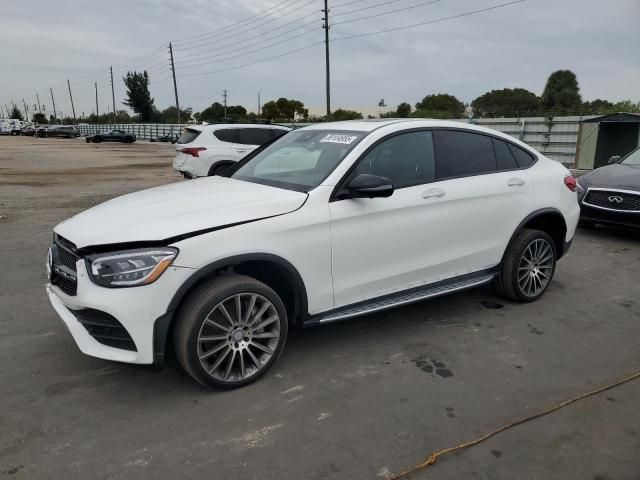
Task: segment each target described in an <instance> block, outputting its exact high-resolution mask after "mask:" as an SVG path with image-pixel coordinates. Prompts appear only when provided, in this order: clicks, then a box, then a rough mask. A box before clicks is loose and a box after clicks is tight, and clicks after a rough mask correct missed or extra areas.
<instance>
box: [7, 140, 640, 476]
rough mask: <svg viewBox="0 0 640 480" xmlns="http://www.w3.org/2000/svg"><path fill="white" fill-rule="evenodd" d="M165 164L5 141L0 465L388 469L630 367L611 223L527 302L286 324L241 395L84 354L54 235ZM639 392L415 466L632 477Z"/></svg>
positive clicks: (425, 306)
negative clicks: (53, 301)
mask: <svg viewBox="0 0 640 480" xmlns="http://www.w3.org/2000/svg"><path fill="white" fill-rule="evenodd" d="M172 157H173V150H172V146H171V145H156V144H142V143H137V144H133V145H119V144H100V145H93V144H91V145H88V144H85V143H84V141H83V140H82V139H78V140H63V139H32V138H24V137H23V138H20V137H11V138H9V137H0V215H2V216H4V217H2V218H0V233H1V238H2V244H3V245H2V247H3V248H2V249H1V250H0V265H1V266H2V270H1V271H2V274H1V275H0V313H1V316H0V477H5V476H6V477H10V478H25V479H44V478H112V479H120V478H137V479H152V478H153V479H158V478H168V479H172V478H187V479H196V478H197V479H202V478H209V479H236V478H238V479H274V480H275V479H302V478H305V479H307V478H308V479H325V478H332V479H334V478H335V479H343V478H349V479H361V478H382V477H384V476H385V475H388V474H389V473H393V472H398V471H400V470H402V469H404V468H405V467H408V466H411V465H413V464H415V463H417V462H420V461H421V460H422V459H423V458H424V457H425V456H427V455H428V454H429V453H430V452H432V451H434V450H438V449H441V448H445V447H449V446H452V445H454V444H457V443H460V442H463V441H466V440H470V439H473V438H475V437H477V436H480V435H482V434H484V433H486V432H489V431H491V430H493V429H495V428H497V427H499V426H501V425H503V424H506V423H509V422H512V421H514V420H516V419H518V418H520V417H522V416H526V415H528V414H531V413H533V412H535V411H537V410H541V409H544V408H547V407H549V406H552V405H553V404H555V403H558V402H561V401H563V400H565V399H567V398H570V397H573V396H575V395H578V394H580V393H583V392H587V391H589V390H592V389H595V388H597V387H599V386H601V385H604V384H607V383H609V382H612V381H614V380H616V379H618V378H621V377H624V376H626V375H630V374H632V373H634V372H638V371H640V235H638V234H631V233H625V232H618V231H612V230H605V229H596V230H581V231H579V232H578V234H577V237H576V240H575V241H574V245H573V247H572V251H571V252H570V254H569V255H568V256H567V257H566V258H564V259H563V260H562V261H561V262H560V264H559V268H558V270H557V274H556V279H555V281H554V282H553V284H552V285H551V287H550V289H549V291H548V292H547V294H546V295H545V297H544V298H543V299H541V300H540V301H538V302H535V303H533V304H527V305H520V304H514V303H511V302H507V301H504V300H502V299H501V298H499V297H497V296H496V294H495V293H494V291H493V290H492V289H491V288H489V287H485V288H480V289H476V290H473V291H470V292H466V293H461V294H457V295H453V296H449V297H444V298H440V299H436V300H434V301H429V302H423V303H419V304H414V305H412V306H409V307H406V308H401V309H396V310H391V311H387V312H383V313H380V314H376V315H370V316H367V317H364V318H361V319H357V320H353V321H349V322H344V323H339V324H334V325H331V326H327V327H323V328H316V329H309V330H305V331H301V332H294V333H293V334H292V335H291V336H290V339H289V341H288V344H287V346H286V348H285V352H284V354H283V356H282V357H281V359H280V361H279V362H278V363H277V364H276V366H275V367H274V368H273V369H272V370H271V371H270V372H269V373H268V374H267V375H266V376H265V377H264V378H263V379H262V380H260V381H259V382H258V383H256V384H253V385H251V386H249V387H246V388H243V389H240V390H236V391H230V392H219V391H213V392H212V391H207V390H204V389H203V388H201V387H200V386H198V385H197V384H195V383H194V382H193V381H191V380H190V379H189V378H188V377H187V376H185V375H184V374H183V373H181V372H179V371H178V370H177V369H176V368H175V367H173V366H172V365H167V366H165V367H163V368H159V369H156V368H140V367H133V366H128V365H120V364H115V363H109V362H105V361H101V360H97V359H93V358H90V357H87V356H84V355H83V354H81V353H80V352H79V351H78V349H77V348H76V346H75V344H74V342H73V340H72V339H71V337H70V335H69V334H68V333H67V331H66V329H65V327H64V326H63V324H62V323H61V321H59V319H58V318H57V316H56V315H55V313H54V311H53V310H52V308H51V307H50V305H49V303H48V300H47V298H46V295H45V292H44V288H43V285H44V283H45V268H44V257H45V252H46V249H47V246H48V244H49V242H50V240H51V229H52V227H53V226H54V225H55V224H56V223H58V222H59V221H61V220H63V219H65V218H67V217H69V216H70V215H72V214H74V213H76V212H78V211H80V210H83V209H85V208H87V207H89V206H91V205H94V204H96V203H99V202H102V201H104V200H106V199H108V198H111V197H113V196H116V195H120V194H123V193H125V192H129V191H134V190H138V189H142V188H146V187H150V186H153V185H158V184H163V183H167V182H173V181H182V180H181V179H179V178H178V177H176V176H175V175H174V174H173V172H172V169H171V160H172ZM487 301H488V302H498V303H499V304H500V305H502V308H497V309H496V308H488V307H487V306H485V305H483V302H487ZM487 305H489V306H492V305H491V304H487ZM494 306H495V305H494ZM639 398H640V380H636V381H634V382H630V383H627V384H625V385H623V386H621V387H618V388H616V389H612V390H609V391H607V392H604V393H602V394H600V395H597V396H595V397H591V398H588V399H586V400H584V401H581V402H579V403H577V404H573V405H571V406H569V407H567V408H565V409H563V410H560V411H558V412H556V413H553V414H551V415H549V416H546V417H544V418H541V419H538V420H535V421H533V422H530V423H527V424H524V425H521V426H519V427H516V428H514V429H512V430H509V431H507V432H505V433H503V434H500V435H498V436H496V437H494V438H492V439H490V440H489V441H487V442H485V443H483V444H481V445H479V446H476V447H474V448H472V449H469V450H466V451H464V452H462V453H457V454H453V455H450V456H446V457H443V458H442V459H441V460H439V461H438V463H437V464H436V465H434V466H433V467H431V468H430V469H428V470H427V471H424V472H421V473H418V474H415V475H413V476H412V478H432V479H450V480H459V479H491V480H497V479H504V480H514V479H518V480H521V479H581V480H582V479H588V480H623V479H624V480H638V479H640V409H639V408H638V406H639V404H640V402H639V400H638V399H639Z"/></svg>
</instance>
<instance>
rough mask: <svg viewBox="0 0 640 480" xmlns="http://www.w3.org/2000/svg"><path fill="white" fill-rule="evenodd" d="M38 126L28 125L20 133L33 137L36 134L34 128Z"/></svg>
mask: <svg viewBox="0 0 640 480" xmlns="http://www.w3.org/2000/svg"><path fill="white" fill-rule="evenodd" d="M38 128H40V127H38V126H37V125H29V126H28V127H25V128H23V129H22V135H26V136H28V137H33V136H35V134H36V130H37V129H38Z"/></svg>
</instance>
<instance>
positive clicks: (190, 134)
mask: <svg viewBox="0 0 640 480" xmlns="http://www.w3.org/2000/svg"><path fill="white" fill-rule="evenodd" d="M198 135H200V131H198V130H192V129H190V128H187V129H186V130H185V131H184V132H182V135H180V138H179V139H178V143H191V142H193V141H194V140H195V139H196V138H198Z"/></svg>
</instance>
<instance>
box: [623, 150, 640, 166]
mask: <svg viewBox="0 0 640 480" xmlns="http://www.w3.org/2000/svg"><path fill="white" fill-rule="evenodd" d="M620 163H622V164H623V165H640V148H636V149H635V150H634V151H633V152H631V153H630V154H629V155H627V156H626V157H625V159H624V160H622V162H620Z"/></svg>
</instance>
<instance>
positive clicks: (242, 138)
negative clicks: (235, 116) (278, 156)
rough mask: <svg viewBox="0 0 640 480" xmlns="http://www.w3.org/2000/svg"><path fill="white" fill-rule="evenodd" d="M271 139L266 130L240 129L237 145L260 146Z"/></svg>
mask: <svg viewBox="0 0 640 480" xmlns="http://www.w3.org/2000/svg"><path fill="white" fill-rule="evenodd" d="M272 138H273V136H272V134H271V131H270V129H268V128H240V129H238V140H237V143H241V144H243V145H262V144H263V143H267V142H268V141H269V140H271V139H272Z"/></svg>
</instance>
